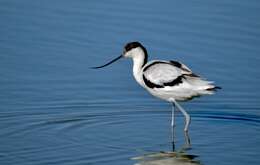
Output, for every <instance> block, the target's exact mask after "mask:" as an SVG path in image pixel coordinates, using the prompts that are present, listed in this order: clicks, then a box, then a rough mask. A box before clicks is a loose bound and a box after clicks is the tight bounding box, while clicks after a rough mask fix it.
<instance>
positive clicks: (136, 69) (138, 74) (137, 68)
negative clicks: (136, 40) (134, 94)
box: [132, 49, 145, 85]
mask: <svg viewBox="0 0 260 165" xmlns="http://www.w3.org/2000/svg"><path fill="white" fill-rule="evenodd" d="M132 59H133V65H134V66H133V74H134V78H135V80H136V81H137V82H138V83H139V84H140V85H143V78H142V67H143V65H144V59H145V54H144V52H143V50H142V49H137V50H136V51H135V52H134V54H133V56H132Z"/></svg>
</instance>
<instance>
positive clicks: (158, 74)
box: [94, 42, 220, 131]
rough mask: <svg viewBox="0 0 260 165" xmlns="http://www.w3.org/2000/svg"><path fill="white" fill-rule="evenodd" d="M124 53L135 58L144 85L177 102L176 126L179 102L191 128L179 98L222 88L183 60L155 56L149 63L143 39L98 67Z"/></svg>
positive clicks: (136, 74)
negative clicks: (162, 58)
mask: <svg viewBox="0 0 260 165" xmlns="http://www.w3.org/2000/svg"><path fill="white" fill-rule="evenodd" d="M122 57H125V58H132V60H133V75H134V78H135V80H136V81H137V82H138V83H139V84H140V85H141V86H142V87H144V88H145V89H147V91H148V92H150V93H151V94H152V95H153V96H155V97H158V98H160V99H163V100H165V101H168V102H171V103H172V104H173V109H172V122H171V125H172V127H174V126H175V121H174V110H175V106H177V108H178V110H180V111H181V112H182V113H183V115H184V116H185V121H186V123H185V127H184V130H185V131H188V127H189V124H190V116H189V114H188V113H187V112H186V111H185V110H184V109H183V108H182V107H181V106H180V105H179V104H178V102H177V101H185V100H189V99H192V98H193V97H196V96H201V95H206V94H213V93H214V91H215V90H216V89H218V88H220V87H216V86H215V85H213V82H211V81H207V80H205V79H203V78H201V77H200V76H198V75H197V74H194V73H193V72H192V71H191V69H189V68H188V67H187V66H186V65H184V64H182V63H180V62H177V61H162V60H155V61H150V62H148V63H147V58H148V54H147V50H146V49H145V47H144V46H143V45H142V44H140V43H139V42H130V43H128V44H126V45H125V47H124V51H123V54H122V55H121V56H119V57H117V58H116V59H114V60H112V61H111V62H109V63H107V64H105V65H102V66H99V67H94V68H95V69H97V68H102V67H105V66H107V65H109V64H111V63H113V62H115V61H117V60H118V59H120V58H122Z"/></svg>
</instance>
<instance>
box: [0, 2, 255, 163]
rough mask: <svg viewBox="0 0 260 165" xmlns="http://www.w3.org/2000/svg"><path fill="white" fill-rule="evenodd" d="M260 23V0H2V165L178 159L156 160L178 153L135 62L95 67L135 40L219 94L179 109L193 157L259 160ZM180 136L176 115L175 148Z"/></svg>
mask: <svg viewBox="0 0 260 165" xmlns="http://www.w3.org/2000/svg"><path fill="white" fill-rule="evenodd" d="M259 17H260V2H259V1H257V0H251V1H250V2H247V1H243V0H237V1H231V0H220V1H211V0H210V1H207V2H206V1H202V0H190V1H176V0H175V1H170V0H169V1H163V2H162V1H160V2H159V1H148V0H145V1H140V2H139V1H135V2H134V1H131V2H130V1H120V0H112V1H109V3H108V2H107V1H83V0H81V1H80V0H77V1H73V2H72V1H68V0H66V1H62V2H61V1H56V0H54V1H33V0H27V1H23V2H22V1H18V0H2V1H0V19H1V27H0V34H1V37H0V66H1V70H0V77H1V78H0V84H1V85H0V137H1V138H0V146H1V147H0V164H10V165H11V164H20V165H25V164H26V165H27V164H32V165H36V164H55V165H58V164H62V165H69V164H71V165H72V164H73V165H79V164H95V165H99V164H120V165H124V164H127V165H128V164H137V163H140V164H142V163H143V164H145V163H146V164H152V163H154V164H156V163H157V164H158V162H159V163H161V164H167V162H168V163H169V162H170V163H172V164H173V162H175V164H176V159H177V158H176V157H168V156H167V155H166V157H164V155H163V156H160V157H156V155H158V154H159V155H160V154H162V153H169V152H170V151H171V150H172V144H171V132H170V114H171V107H170V105H169V104H168V103H166V102H163V101H160V100H158V99H156V98H153V97H152V96H150V95H149V94H148V93H147V92H146V91H145V90H144V89H142V88H141V87H139V86H138V84H137V83H136V82H135V81H134V79H133V77H132V71H131V67H132V64H131V62H130V61H128V60H122V61H121V62H118V63H116V64H114V65H113V66H110V67H107V68H106V69H103V70H90V69H89V67H90V66H96V65H99V64H103V63H104V62H106V61H108V60H110V59H112V58H114V57H116V56H118V55H119V54H120V53H121V51H122V46H123V45H124V44H125V43H126V42H128V41H134V40H138V41H141V42H142V43H143V44H144V45H145V46H146V48H147V49H148V53H149V54H150V59H165V60H167V59H168V60H169V59H171V60H180V61H182V62H185V64H186V65H188V66H189V67H190V68H192V69H193V70H194V71H195V72H196V73H198V74H200V75H202V76H204V77H207V78H208V79H209V80H214V81H215V82H216V83H217V85H219V86H221V87H222V88H223V89H222V90H221V91H219V92H218V93H217V94H216V95H213V96H207V97H200V98H196V99H194V100H192V101H190V102H187V103H182V105H183V107H184V108H185V109H187V110H188V112H189V113H190V114H191V117H192V123H191V127H190V132H189V137H190V140H191V146H190V147H189V149H187V150H185V151H184V154H185V155H194V156H196V157H195V158H194V161H195V162H196V163H197V162H200V163H202V164H207V165H213V164H221V165H231V164H234V165H244V164H260V159H259V156H260V148H259V146H260V138H259V137H260V108H259V107H260V88H259V83H260V76H259V74H260V69H259V64H260V56H259V54H260V47H259V45H260V23H259V21H258V20H259V19H260V18H259ZM182 129H183V117H182V115H181V114H178V115H177V127H176V130H175V131H176V134H175V149H176V152H179V151H180V150H181V149H182V146H183V145H184V144H185V138H184V134H183V131H182ZM149 155H150V156H151V155H152V157H153V156H154V155H155V158H154V157H153V159H152V162H151V159H150V156H149ZM147 156H148V158H149V159H142V158H146V157H147ZM162 157H163V158H162ZM135 158H140V159H135ZM157 158H158V159H157ZM164 158H165V159H164ZM146 160H147V161H146ZM143 161H146V162H143ZM177 163H180V162H177ZM185 163H186V164H187V162H183V161H181V164H185ZM188 163H191V162H188Z"/></svg>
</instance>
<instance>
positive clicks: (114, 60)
mask: <svg viewBox="0 0 260 165" xmlns="http://www.w3.org/2000/svg"><path fill="white" fill-rule="evenodd" d="M122 57H123V55H120V56H119V57H117V58H115V59H113V60H112V61H110V62H108V63H106V64H105V65H101V66H97V67H91V69H99V68H103V67H105V66H108V65H110V64H112V63H114V62H116V61H117V60H119V59H120V58H122Z"/></svg>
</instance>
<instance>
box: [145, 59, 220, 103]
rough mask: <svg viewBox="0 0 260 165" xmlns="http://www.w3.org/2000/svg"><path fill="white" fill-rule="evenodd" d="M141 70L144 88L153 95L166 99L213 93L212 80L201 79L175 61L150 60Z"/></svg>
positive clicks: (181, 98) (179, 98) (182, 98)
mask: <svg viewBox="0 0 260 165" xmlns="http://www.w3.org/2000/svg"><path fill="white" fill-rule="evenodd" d="M142 71H143V81H144V84H145V88H146V89H147V90H148V91H149V92H150V93H151V94H153V95H154V96H157V97H159V98H161V99H164V100H167V101H170V99H175V100H187V99H191V98H193V97H195V96H200V95H204V94H213V93H214V89H215V88H216V87H215V86H214V85H213V84H212V82H209V81H206V80H205V79H202V78H201V77H200V76H198V75H196V74H194V73H193V72H192V71H191V69H189V68H188V67H187V66H186V65H184V64H182V63H179V62H177V61H151V62H149V63H147V64H146V65H145V66H144V67H143V70H142Z"/></svg>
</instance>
